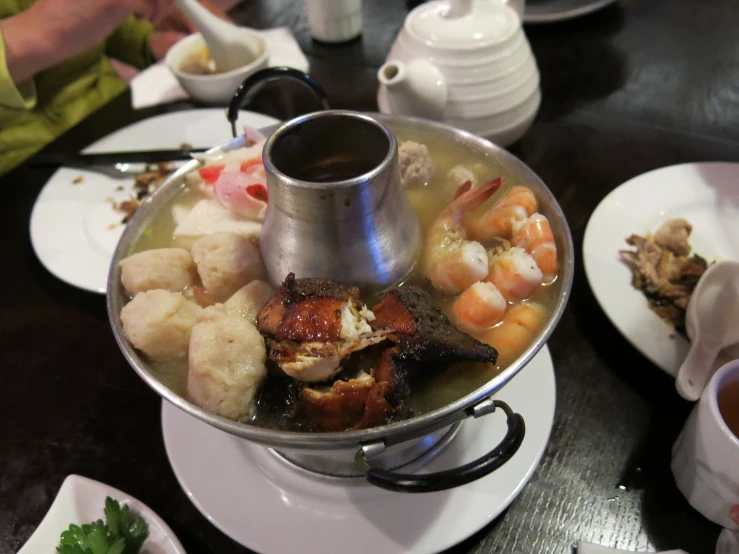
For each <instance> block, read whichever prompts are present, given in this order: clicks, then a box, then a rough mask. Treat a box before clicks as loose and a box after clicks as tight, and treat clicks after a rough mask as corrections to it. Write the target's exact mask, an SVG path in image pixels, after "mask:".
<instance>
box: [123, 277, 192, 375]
mask: <svg viewBox="0 0 739 554" xmlns="http://www.w3.org/2000/svg"><path fill="white" fill-rule="evenodd" d="M202 310H203V309H202V308H201V307H200V306H198V305H197V304H195V303H194V302H191V301H189V300H187V299H186V298H185V297H184V296H182V295H181V294H178V293H176V292H171V291H168V290H150V291H147V292H140V293H139V294H137V295H136V296H134V297H133V300H131V301H130V302H129V303H128V304H126V305H125V306H124V307H123V309H122V310H121V322H122V323H123V332H124V334H125V335H126V338H127V339H128V340H129V341H130V342H131V344H133V346H134V347H135V348H137V349H138V350H141V352H143V353H144V354H146V355H147V356H148V357H149V358H151V359H152V360H170V359H174V358H181V357H184V356H185V355H187V348H188V344H189V342H190V333H191V332H192V328H193V327H194V326H195V324H196V323H197V320H198V315H199V314H200V312H202Z"/></svg>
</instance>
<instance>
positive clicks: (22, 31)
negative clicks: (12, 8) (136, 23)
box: [0, 0, 169, 83]
mask: <svg viewBox="0 0 739 554" xmlns="http://www.w3.org/2000/svg"><path fill="white" fill-rule="evenodd" d="M168 5H169V0H38V1H37V2H36V3H35V4H33V5H32V6H31V7H30V8H28V9H27V10H26V11H24V12H21V13H19V14H17V15H14V16H12V17H9V18H7V19H4V20H2V21H0V33H2V35H3V38H4V44H5V62H6V66H7V69H8V72H9V73H10V76H11V78H12V79H13V81H14V82H15V83H23V82H25V81H27V80H28V79H30V78H32V77H33V76H34V75H36V74H37V73H39V72H41V71H43V70H44V69H48V68H49V67H52V66H54V65H56V64H58V63H59V62H61V61H63V60H66V59H67V58H71V57H72V56H76V55H77V54H80V53H82V52H84V51H85V50H89V49H90V48H92V47H93V46H95V45H96V44H100V43H102V42H104V41H105V39H106V38H107V37H108V36H109V35H110V34H111V33H113V31H114V30H115V29H116V28H117V27H119V26H120V25H122V24H123V22H125V21H126V18H127V17H128V16H129V14H131V13H132V12H133V13H137V14H140V15H142V16H144V17H148V18H151V19H152V20H155V21H156V20H157V19H158V18H161V17H162V13H163V12H164V11H165V9H166V8H167V6H168Z"/></svg>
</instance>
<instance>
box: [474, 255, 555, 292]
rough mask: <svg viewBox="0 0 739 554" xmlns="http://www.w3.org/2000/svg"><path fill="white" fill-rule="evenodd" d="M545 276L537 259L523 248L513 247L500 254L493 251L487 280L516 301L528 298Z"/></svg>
mask: <svg viewBox="0 0 739 554" xmlns="http://www.w3.org/2000/svg"><path fill="white" fill-rule="evenodd" d="M543 278H544V275H543V274H542V272H541V270H540V269H539V267H538V266H537V265H536V261H534V258H533V257H532V256H531V255H530V254H528V253H527V252H526V251H525V250H524V249H523V248H517V247H513V248H511V249H510V250H505V251H504V252H501V253H499V254H493V253H492V252H491V255H490V271H489V273H488V278H487V280H488V281H490V282H491V283H493V284H494V285H495V286H496V287H497V288H498V289H499V290H500V292H501V294H502V295H503V297H505V299H506V300H509V301H511V302H516V301H519V300H524V299H526V298H528V297H529V296H530V295H531V293H532V292H534V289H535V288H536V287H538V286H539V285H540V284H541V281H542V279H543Z"/></svg>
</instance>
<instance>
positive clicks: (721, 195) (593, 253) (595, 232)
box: [583, 162, 739, 376]
mask: <svg viewBox="0 0 739 554" xmlns="http://www.w3.org/2000/svg"><path fill="white" fill-rule="evenodd" d="M674 218H683V219H685V220H686V221H687V222H688V223H690V225H691V226H692V232H691V233H690V236H689V238H688V242H689V244H690V245H691V246H692V249H693V250H692V252H691V253H690V255H691V256H692V255H693V254H698V255H699V256H701V257H703V258H704V259H705V260H706V261H707V262H708V263H709V264H710V263H711V262H712V261H716V260H719V259H729V260H739V164H737V163H724V162H710V163H689V164H682V165H675V166H670V167H664V168H661V169H656V170H654V171H650V172H648V173H644V174H643V175H639V176H638V177H635V178H633V179H631V180H630V181H627V182H626V183H624V184H622V185H621V186H619V187H618V188H616V189H615V190H613V191H612V192H611V193H610V194H609V195H608V196H606V197H605V198H604V199H603V200H602V201H601V203H600V204H599V205H598V207H597V208H596V209H595V211H594V212H593V215H592V216H591V217H590V221H589V222H588V225H587V228H586V229H585V239H584V242H583V259H584V263H585V273H586V275H587V278H588V281H589V282H590V286H591V288H592V289H593V293H594V294H595V297H596V299H597V300H598V302H599V303H600V305H601V307H602V308H603V311H605V313H606V315H607V316H608V318H609V319H610V320H611V322H612V323H613V324H614V325H615V326H616V328H617V329H618V330H619V331H620V332H621V333H622V334H623V335H624V336H625V337H626V338H627V339H628V340H629V342H631V344H632V345H634V347H635V348H636V349H638V350H639V351H640V352H641V353H642V354H644V356H646V357H647V358H649V360H651V361H652V362H653V363H654V364H655V365H657V366H659V367H660V368H662V369H663V370H665V371H666V372H667V373H669V374H670V375H673V376H674V375H676V374H677V370H678V369H679V368H680V365H681V364H682V362H683V360H684V359H685V356H686V355H687V353H688V349H689V346H690V345H689V342H688V340H687V339H686V338H685V337H684V336H682V335H681V334H680V333H678V332H677V331H676V330H675V328H674V327H673V326H671V325H670V324H668V323H667V322H666V321H664V320H663V319H662V318H661V317H660V316H659V315H657V313H655V312H654V311H653V310H652V309H650V307H649V305H648V302H647V298H646V297H645V295H644V294H643V293H642V292H641V291H640V290H637V289H636V288H634V287H633V286H632V272H631V270H630V268H629V267H628V266H627V264H626V263H625V262H624V261H623V259H622V257H621V254H620V251H621V250H632V251H635V248H634V247H632V246H629V245H628V244H627V243H626V239H627V238H628V237H630V236H631V235H640V236H642V237H646V236H647V235H648V234H650V233H655V232H656V231H657V230H658V229H659V228H660V227H661V225H662V224H663V223H664V222H666V221H667V220H669V219H674ZM736 350H737V348H736V347H732V348H730V349H727V350H726V351H724V352H722V355H721V356H720V357H719V360H718V361H717V362H716V367H718V366H719V365H720V364H722V363H723V362H724V361H726V360H727V359H732V358H734V357H739V352H736Z"/></svg>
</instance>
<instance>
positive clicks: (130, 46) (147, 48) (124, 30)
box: [105, 16, 156, 69]
mask: <svg viewBox="0 0 739 554" xmlns="http://www.w3.org/2000/svg"><path fill="white" fill-rule="evenodd" d="M153 32H154V26H153V25H152V24H151V22H149V21H146V20H145V19H136V18H135V17H134V16H129V18H128V21H126V22H125V23H124V24H123V25H121V26H120V27H118V29H116V31H115V32H114V33H113V34H112V35H110V37H108V40H107V41H106V43H105V53H106V54H107V55H108V56H109V57H111V58H115V59H117V60H120V61H122V62H124V63H127V64H129V65H132V66H134V67H137V68H139V69H143V68H145V67H147V66H149V65H151V64H153V63H154V62H155V61H156V60H155V59H154V55H153V54H152V53H151V44H150V39H151V35H152V33H153Z"/></svg>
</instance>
